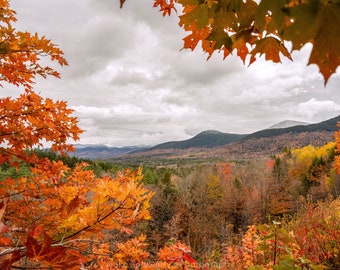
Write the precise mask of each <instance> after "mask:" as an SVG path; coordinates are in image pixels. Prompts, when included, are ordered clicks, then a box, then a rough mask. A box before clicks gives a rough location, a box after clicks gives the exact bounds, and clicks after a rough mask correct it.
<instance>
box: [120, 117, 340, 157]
mask: <svg viewBox="0 0 340 270" xmlns="http://www.w3.org/2000/svg"><path fill="white" fill-rule="evenodd" d="M339 121H340V116H337V117H334V118H332V119H329V120H326V121H323V122H320V123H317V124H309V125H297V126H293V127H288V128H272V129H264V130H260V131H257V132H254V133H251V134H242V135H241V134H229V133H222V132H218V131H205V132H202V133H200V134H198V135H196V136H195V137H193V138H191V139H189V140H185V141H178V142H168V143H163V144H160V145H156V146H154V147H151V148H149V149H145V150H141V151H137V152H130V153H129V154H127V155H123V156H119V157H117V158H121V159H125V160H127V159H145V158H147V159H148V160H150V159H151V158H152V159H158V158H162V159H174V158H181V159H184V158H228V159H244V158H250V157H256V156H270V155H275V154H278V153H280V152H281V151H282V150H283V149H285V148H300V147H303V146H306V145H309V144H311V145H314V146H321V145H324V144H325V143H327V142H330V141H332V140H334V132H335V131H337V130H338V128H337V123H338V122H339Z"/></svg>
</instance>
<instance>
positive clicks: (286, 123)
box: [267, 120, 310, 129]
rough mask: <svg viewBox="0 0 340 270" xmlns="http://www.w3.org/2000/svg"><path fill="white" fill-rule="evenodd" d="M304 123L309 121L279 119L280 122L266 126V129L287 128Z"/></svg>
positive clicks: (304, 124) (303, 124)
mask: <svg viewBox="0 0 340 270" xmlns="http://www.w3.org/2000/svg"><path fill="white" fill-rule="evenodd" d="M306 125H310V123H307V122H300V121H295V120H284V121H281V122H279V123H277V124H275V125H272V126H270V127H268V128H267V129H274V128H289V127H295V126H306Z"/></svg>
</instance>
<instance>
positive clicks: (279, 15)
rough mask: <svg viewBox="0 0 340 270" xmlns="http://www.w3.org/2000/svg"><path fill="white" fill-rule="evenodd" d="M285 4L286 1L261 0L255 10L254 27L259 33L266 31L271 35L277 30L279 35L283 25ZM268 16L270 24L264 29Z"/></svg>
mask: <svg viewBox="0 0 340 270" xmlns="http://www.w3.org/2000/svg"><path fill="white" fill-rule="evenodd" d="M285 4H286V0H275V1H274V0H262V1H261V2H260V4H259V6H258V8H257V10H256V14H255V27H256V28H258V29H259V30H260V31H261V32H263V31H265V30H266V31H267V32H270V33H273V32H275V30H277V31H278V32H279V33H280V32H281V31H282V30H283V28H284V25H285V14H284V12H283V8H284V7H285ZM270 14H271V22H270V23H269V25H268V27H267V28H266V23H267V19H266V17H267V15H270Z"/></svg>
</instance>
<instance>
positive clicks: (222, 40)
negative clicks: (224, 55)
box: [207, 28, 233, 51]
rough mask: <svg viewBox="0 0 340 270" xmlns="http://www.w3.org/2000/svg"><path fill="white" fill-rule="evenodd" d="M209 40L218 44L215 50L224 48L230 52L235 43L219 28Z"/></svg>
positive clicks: (212, 33)
mask: <svg viewBox="0 0 340 270" xmlns="http://www.w3.org/2000/svg"><path fill="white" fill-rule="evenodd" d="M207 39H208V40H211V41H215V42H216V43H215V45H214V49H215V50H218V49H221V48H222V47H223V46H224V47H225V48H226V49H227V50H229V51H231V50H232V46H233V42H232V40H231V38H230V37H229V35H228V33H226V32H225V31H223V29H220V28H217V30H213V31H212V32H211V34H210V35H209V37H208V38H207Z"/></svg>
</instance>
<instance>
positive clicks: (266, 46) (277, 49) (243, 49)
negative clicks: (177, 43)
mask: <svg viewBox="0 0 340 270" xmlns="http://www.w3.org/2000/svg"><path fill="white" fill-rule="evenodd" d="M124 1H125V0H124ZM124 1H122V0H121V4H123V3H124ZM154 6H155V7H158V8H159V10H160V12H162V14H163V16H165V15H170V14H171V12H172V11H174V12H177V10H180V12H179V14H180V15H179V19H180V20H179V26H180V27H182V28H183V29H184V30H185V31H186V32H188V33H189V34H188V35H187V36H186V37H185V38H184V39H183V40H184V48H186V49H190V50H194V49H195V48H196V47H197V46H198V45H199V44H200V46H201V48H202V50H203V51H204V52H205V53H207V55H208V58H210V57H211V56H212V54H213V53H214V52H215V51H217V52H221V53H222V54H223V58H226V57H228V56H229V55H230V54H233V53H235V54H236V55H237V56H238V57H240V58H241V59H242V61H243V63H244V64H246V63H247V64H248V65H251V64H252V63H254V62H255V61H256V59H257V58H258V57H259V56H262V55H263V56H264V58H265V59H266V60H270V61H273V62H275V63H278V62H281V57H282V56H284V57H286V58H288V59H290V60H292V56H291V53H292V51H295V50H300V49H301V48H302V47H303V46H304V45H306V44H307V43H309V44H311V45H312V50H311V53H310V56H309V60H308V65H310V64H316V65H317V66H318V67H319V69H320V73H321V74H322V75H323V77H324V80H325V83H327V81H328V79H329V77H330V76H331V75H332V74H333V73H335V72H336V69H337V67H338V66H339V65H340V37H339V35H338V33H339V32H340V16H339V14H340V2H339V1H338V0H336V1H328V0H277V1H273V0H261V1H254V0H247V1H243V0H219V1H199V0H190V1H188V0H168V1H167V0H155V1H154Z"/></svg>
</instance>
